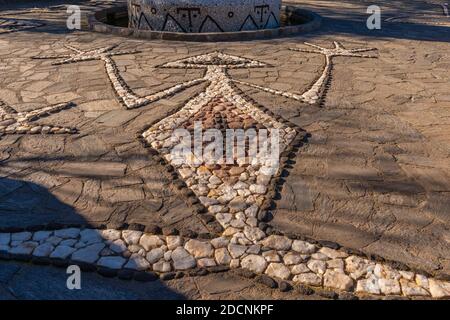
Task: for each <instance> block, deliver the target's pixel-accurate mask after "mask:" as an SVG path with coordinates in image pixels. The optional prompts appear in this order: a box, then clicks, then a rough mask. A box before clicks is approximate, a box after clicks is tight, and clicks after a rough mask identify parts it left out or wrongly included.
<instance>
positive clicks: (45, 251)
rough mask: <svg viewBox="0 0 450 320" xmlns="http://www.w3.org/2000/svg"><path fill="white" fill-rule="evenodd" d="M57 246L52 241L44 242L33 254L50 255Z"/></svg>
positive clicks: (37, 255)
mask: <svg viewBox="0 0 450 320" xmlns="http://www.w3.org/2000/svg"><path fill="white" fill-rule="evenodd" d="M54 248H55V247H54V246H53V245H52V244H51V243H43V244H41V245H39V246H37V247H36V249H34V251H33V256H36V257H48V256H49V255H50V254H51V253H52V251H53V249H54Z"/></svg>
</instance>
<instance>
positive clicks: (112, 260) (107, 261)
mask: <svg viewBox="0 0 450 320" xmlns="http://www.w3.org/2000/svg"><path fill="white" fill-rule="evenodd" d="M125 262H127V260H126V259H124V258H122V257H101V258H100V259H99V260H98V262H97V265H99V266H101V267H107V268H110V269H120V268H122V266H123V265H124V264H125Z"/></svg>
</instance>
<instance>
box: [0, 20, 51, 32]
mask: <svg viewBox="0 0 450 320" xmlns="http://www.w3.org/2000/svg"><path fill="white" fill-rule="evenodd" d="M2 20H3V21H4V23H0V34H5V33H11V32H19V31H24V30H29V29H34V28H38V27H42V26H45V24H44V23H36V22H29V21H27V22H22V21H19V20H16V19H8V20H5V19H1V18H0V22H1V21H2ZM11 20H13V22H16V24H8V23H10V22H11ZM5 27H15V29H6V28H5Z"/></svg>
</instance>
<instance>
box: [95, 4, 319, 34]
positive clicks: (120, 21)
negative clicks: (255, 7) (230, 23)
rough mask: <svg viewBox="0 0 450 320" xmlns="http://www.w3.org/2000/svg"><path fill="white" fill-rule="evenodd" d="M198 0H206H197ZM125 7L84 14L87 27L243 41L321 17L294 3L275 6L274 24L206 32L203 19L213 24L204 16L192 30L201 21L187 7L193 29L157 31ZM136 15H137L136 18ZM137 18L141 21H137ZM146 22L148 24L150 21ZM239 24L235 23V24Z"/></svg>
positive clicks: (300, 27)
mask: <svg viewBox="0 0 450 320" xmlns="http://www.w3.org/2000/svg"><path fill="white" fill-rule="evenodd" d="M135 1H136V0H135ZM142 1H143V0H142ZM150 1H155V0H150ZM159 1H161V0H159ZM189 1H191V0H189ZM199 1H205V2H206V0H199ZM161 2H162V1H161ZM128 10H129V8H128V7H126V6H120V7H111V8H106V9H101V10H99V11H96V12H94V13H91V14H89V15H88V25H89V29H90V30H92V31H96V32H102V33H110V34H114V35H119V36H125V37H134V38H141V39H160V40H178V41H244V40H255V39H267V38H275V37H283V36H294V35H298V34H301V33H305V32H309V31H312V30H315V29H318V28H319V27H320V25H321V20H322V19H321V17H320V16H319V15H318V14H316V13H314V12H311V11H308V10H304V9H301V8H299V7H297V6H281V9H280V10H279V22H278V24H279V26H278V27H273V28H267V29H254V30H242V31H223V32H222V31H220V30H219V32H211V31H209V32H206V30H207V29H205V28H206V27H205V25H206V24H207V23H208V26H209V27H208V28H213V25H214V24H213V25H211V24H209V19H207V22H205V23H204V26H203V31H204V32H196V31H198V29H200V26H201V23H200V25H198V26H197V25H195V24H194V23H193V19H196V18H194V13H193V12H192V11H191V25H192V29H191V30H193V32H188V31H186V30H184V31H183V30H181V31H161V30H151V29H150V27H147V28H148V29H145V28H144V25H146V24H147V21H145V23H144V22H143V20H145V19H146V20H148V18H147V15H145V17H144V15H132V16H131V18H129V16H128ZM156 10H157V9H156ZM151 12H152V10H151V8H150V13H151ZM153 12H156V13H157V12H158V11H155V10H153ZM175 12H176V10H175ZM156 13H155V14H156ZM185 14H186V19H187V23H188V24H187V26H189V16H188V13H185ZM136 17H139V18H138V19H136ZM181 17H182V15H181ZM164 19H165V18H164ZM169 19H170V17H169V18H168V21H169ZM205 19H206V16H205V18H203V20H205ZM131 20H134V21H131ZM139 20H141V21H140V22H139ZM244 20H245V19H244ZM260 20H261V19H260ZM164 21H165V20H164ZM164 21H163V23H162V25H164ZM177 21H178V20H177ZM263 21H264V19H263ZM267 21H272V20H271V19H269V18H267V19H266V21H265V22H264V24H265V23H267ZM148 22H149V24H150V21H148ZM202 22H203V21H202ZM165 24H166V29H167V28H168V24H169V23H168V22H166V23H165ZM139 25H140V26H141V27H140V28H136V27H130V26H139ZM162 25H161V26H162ZM175 25H176V24H175ZM194 26H197V27H194ZM241 26H242V23H241ZM241 26H239V28H240V27H241ZM152 27H154V26H152ZM263 27H264V25H263ZM266 27H267V26H266ZM195 28H198V29H195ZM208 30H210V29H208Z"/></svg>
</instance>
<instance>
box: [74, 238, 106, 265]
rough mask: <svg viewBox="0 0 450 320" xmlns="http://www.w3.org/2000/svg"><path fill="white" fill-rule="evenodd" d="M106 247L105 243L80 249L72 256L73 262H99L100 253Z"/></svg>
mask: <svg viewBox="0 0 450 320" xmlns="http://www.w3.org/2000/svg"><path fill="white" fill-rule="evenodd" d="M104 247H105V245H104V244H103V243H95V244H91V245H90V246H87V247H86V248H83V249H79V250H78V251H76V252H74V253H73V254H72V260H75V261H80V262H86V263H94V262H95V261H97V260H98V258H99V254H100V251H101V250H102V249H103V248H104Z"/></svg>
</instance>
